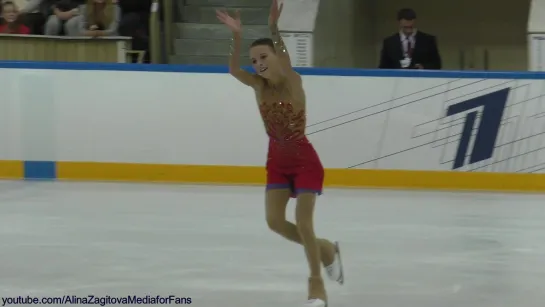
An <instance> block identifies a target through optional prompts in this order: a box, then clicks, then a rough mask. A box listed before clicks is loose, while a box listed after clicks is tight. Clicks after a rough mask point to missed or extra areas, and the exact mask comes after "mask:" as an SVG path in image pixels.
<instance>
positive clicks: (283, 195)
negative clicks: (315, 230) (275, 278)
mask: <svg viewBox="0 0 545 307" xmlns="http://www.w3.org/2000/svg"><path fill="white" fill-rule="evenodd" d="M291 193H292V192H291V190H290V189H271V190H268V191H267V194H266V199H265V204H266V205H265V207H266V217H267V224H268V225H269V228H270V229H271V230H272V231H274V232H276V233H277V234H279V235H281V236H282V237H284V238H286V239H288V240H290V241H292V242H295V243H298V244H303V241H302V240H301V236H300V235H299V230H298V229H297V226H296V225H295V224H293V223H290V222H288V221H287V220H286V207H287V205H288V201H289V200H290V195H291ZM317 240H318V245H319V246H320V258H321V259H322V262H323V264H324V266H329V265H331V264H332V263H333V261H334V259H335V245H334V244H333V243H331V242H330V241H328V240H325V239H320V238H318V239H317Z"/></svg>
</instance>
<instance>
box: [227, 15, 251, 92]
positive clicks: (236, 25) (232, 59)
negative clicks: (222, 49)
mask: <svg viewBox="0 0 545 307" xmlns="http://www.w3.org/2000/svg"><path fill="white" fill-rule="evenodd" d="M216 15H217V17H218V19H219V20H220V21H221V22H223V23H224V24H225V25H226V26H227V27H228V28H229V29H231V31H232V32H233V38H232V39H231V46H230V48H231V49H230V53H229V73H230V74H231V75H232V76H233V77H235V78H236V79H237V80H238V81H240V82H242V83H243V84H245V85H247V86H251V87H253V88H255V87H256V85H257V84H258V82H259V77H258V76H257V75H255V74H252V73H249V72H247V71H245V70H243V69H241V68H240V53H241V50H240V49H241V46H240V45H241V41H242V24H241V22H240V13H239V12H238V11H237V13H236V15H235V18H233V17H231V16H230V15H229V13H227V12H224V11H219V10H218V11H216Z"/></svg>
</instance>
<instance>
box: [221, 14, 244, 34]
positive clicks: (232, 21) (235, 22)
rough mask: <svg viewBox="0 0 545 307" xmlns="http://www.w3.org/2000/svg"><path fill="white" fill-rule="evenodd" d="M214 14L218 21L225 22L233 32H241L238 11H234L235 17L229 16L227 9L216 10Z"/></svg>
mask: <svg viewBox="0 0 545 307" xmlns="http://www.w3.org/2000/svg"><path fill="white" fill-rule="evenodd" d="M216 16H217V17H218V19H219V21H221V22H222V23H223V24H225V25H226V26H227V27H228V28H229V29H230V30H231V31H233V33H240V32H242V23H241V22H240V12H239V11H238V10H237V11H236V12H235V17H234V18H233V17H231V16H230V15H229V13H228V12H227V11H220V10H216Z"/></svg>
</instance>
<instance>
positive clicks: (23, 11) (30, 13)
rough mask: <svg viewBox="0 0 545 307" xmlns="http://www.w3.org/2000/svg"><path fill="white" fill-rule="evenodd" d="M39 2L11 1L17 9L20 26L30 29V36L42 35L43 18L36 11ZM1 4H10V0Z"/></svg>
mask: <svg viewBox="0 0 545 307" xmlns="http://www.w3.org/2000/svg"><path fill="white" fill-rule="evenodd" d="M40 1H41V0H13V2H14V3H15V5H16V6H17V7H18V8H19V18H20V19H21V22H22V24H24V25H25V26H27V27H28V28H30V33H31V34H36V35H39V34H43V26H44V23H45V17H44V16H43V15H42V13H40V11H39V10H38V6H39V4H40ZM2 2H4V3H5V2H11V1H10V0H8V1H6V0H4V1H2Z"/></svg>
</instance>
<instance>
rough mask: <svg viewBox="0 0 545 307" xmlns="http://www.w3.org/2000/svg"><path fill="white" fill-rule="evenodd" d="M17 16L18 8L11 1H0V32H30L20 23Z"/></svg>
mask: <svg viewBox="0 0 545 307" xmlns="http://www.w3.org/2000/svg"><path fill="white" fill-rule="evenodd" d="M18 17H19V8H18V7H17V5H16V4H15V3H13V2H11V1H6V2H4V3H2V24H1V25H0V33H3V34H30V29H29V28H28V27H26V26H25V25H23V24H22V22H21V19H20V18H18Z"/></svg>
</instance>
